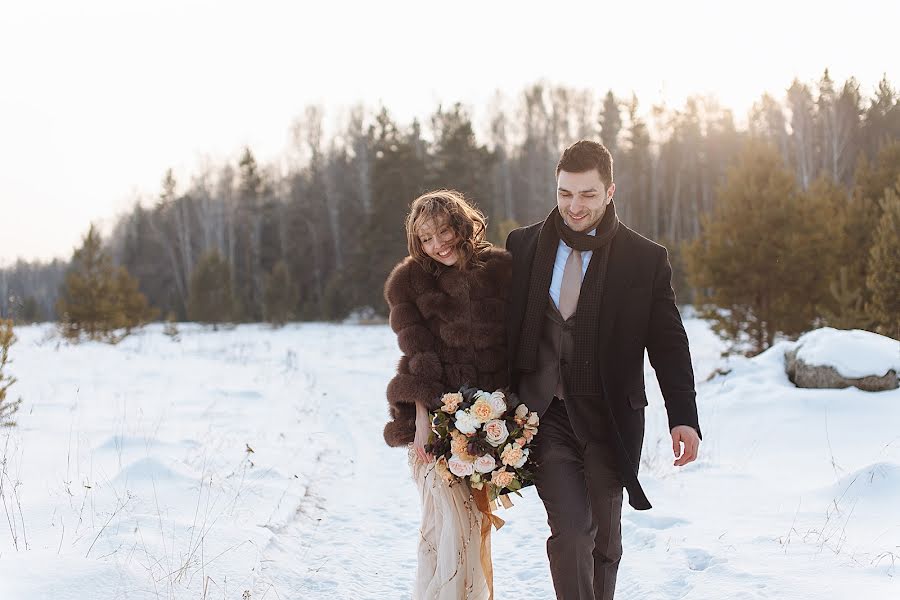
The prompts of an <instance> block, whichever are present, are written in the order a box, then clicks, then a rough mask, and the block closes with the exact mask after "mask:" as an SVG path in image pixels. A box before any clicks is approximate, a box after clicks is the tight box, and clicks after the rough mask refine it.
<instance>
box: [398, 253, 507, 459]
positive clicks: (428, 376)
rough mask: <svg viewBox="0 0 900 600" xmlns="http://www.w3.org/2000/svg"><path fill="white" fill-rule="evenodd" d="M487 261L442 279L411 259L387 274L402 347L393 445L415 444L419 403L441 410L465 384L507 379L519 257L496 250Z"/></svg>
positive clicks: (491, 385) (484, 385) (485, 385)
mask: <svg viewBox="0 0 900 600" xmlns="http://www.w3.org/2000/svg"><path fill="white" fill-rule="evenodd" d="M482 260H483V261H484V263H485V264H484V265H483V266H482V267H480V268H475V269H471V270H469V271H460V270H459V269H455V268H451V269H444V270H443V271H442V272H441V273H440V274H439V275H438V276H437V277H435V276H434V275H431V274H429V273H428V272H426V271H425V270H424V269H423V268H422V267H421V266H419V264H418V263H416V262H415V261H414V260H413V259H412V258H409V257H407V258H405V259H404V260H403V261H401V262H400V263H399V264H398V265H397V266H396V267H394V270H393V271H391V274H390V275H389V276H388V278H387V281H386V282H385V284H384V297H385V299H386V300H387V303H388V306H389V307H390V309H391V313H390V322H391V328H392V329H393V330H394V332H395V333H396V334H397V343H398V345H399V346H400V350H401V351H402V352H403V356H402V357H401V358H400V363H399V364H398V365H397V374H396V375H395V376H394V378H393V379H391V381H390V383H388V386H387V399H388V404H389V410H390V418H391V420H390V422H388V424H387V425H385V427H384V440H385V442H387V444H388V445H389V446H403V445H406V444H408V443H410V442H412V441H413V438H414V437H415V432H416V425H415V419H416V405H415V402H416V401H417V400H419V401H421V402H422V403H423V404H425V405H426V406H427V407H428V409H429V410H435V409H437V408H438V407H440V397H441V395H442V394H444V393H445V392H455V391H457V390H458V389H459V387H460V386H461V385H463V384H469V385H474V386H476V387H479V388H481V389H483V390H486V391H493V390H496V389H499V388H502V387H505V386H506V385H507V384H508V377H509V375H508V370H507V362H506V361H507V357H506V327H505V317H506V302H507V296H508V294H509V285H510V278H511V273H512V270H511V269H512V258H511V255H510V254H509V252H507V251H506V250H503V249H501V248H489V249H488V250H486V251H485V252H484V254H482Z"/></svg>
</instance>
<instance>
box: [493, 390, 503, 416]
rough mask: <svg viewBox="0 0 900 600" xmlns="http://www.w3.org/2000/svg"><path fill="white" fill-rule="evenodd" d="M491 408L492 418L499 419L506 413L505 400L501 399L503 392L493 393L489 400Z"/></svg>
mask: <svg viewBox="0 0 900 600" xmlns="http://www.w3.org/2000/svg"><path fill="white" fill-rule="evenodd" d="M490 404H491V408H492V409H493V410H494V414H493V415H492V416H493V418H495V419H499V418H500V417H502V416H503V413H505V412H506V400H504V399H503V392H499V391H498V392H494V393H493V394H491V399H490Z"/></svg>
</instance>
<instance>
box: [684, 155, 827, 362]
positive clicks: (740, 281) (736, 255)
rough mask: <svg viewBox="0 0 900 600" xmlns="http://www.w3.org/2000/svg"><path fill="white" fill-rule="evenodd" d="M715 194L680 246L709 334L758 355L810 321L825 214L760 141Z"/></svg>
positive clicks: (820, 286) (817, 299)
mask: <svg viewBox="0 0 900 600" xmlns="http://www.w3.org/2000/svg"><path fill="white" fill-rule="evenodd" d="M718 196H719V202H718V205H717V206H716V208H715V210H714V211H713V213H712V214H710V215H708V216H707V218H704V220H703V230H702V234H701V236H700V237H699V238H698V239H697V240H696V241H695V242H694V243H692V244H690V245H689V246H688V247H687V248H686V257H685V258H686V259H687V266H688V274H689V277H690V280H691V282H692V284H693V285H694V286H695V288H696V290H697V294H698V304H699V305H700V311H699V312H700V314H701V315H702V316H704V317H706V318H709V319H711V320H712V322H713V328H714V330H715V331H716V332H717V333H718V334H719V335H720V336H722V337H723V338H725V339H728V340H731V341H732V342H735V344H736V345H739V346H743V345H746V344H749V345H750V347H751V348H752V350H753V351H757V352H758V351H762V350H764V349H765V348H768V347H769V346H771V345H772V344H773V343H774V341H775V336H776V335H777V334H785V335H789V336H791V335H797V334H799V333H801V332H803V331H804V330H806V329H808V328H809V327H810V326H811V325H812V323H813V322H814V321H815V314H816V312H815V306H816V305H817V304H820V303H821V300H822V297H823V295H824V293H826V290H827V286H825V285H824V278H823V271H824V269H825V268H826V267H827V265H828V264H829V261H828V260H826V259H824V258H823V257H826V256H828V253H829V252H830V250H829V247H828V244H829V242H830V240H829V238H828V236H827V232H826V230H825V228H824V226H823V219H824V215H823V214H822V211H820V210H817V208H818V207H817V206H816V205H815V203H814V202H813V201H812V199H811V197H809V196H807V195H805V194H801V193H799V192H798V190H797V189H796V183H795V179H794V175H793V174H792V173H791V172H790V171H788V170H787V169H786V168H785V167H784V166H783V163H782V160H781V157H780V156H779V155H778V152H777V150H775V149H774V148H772V147H771V146H766V145H762V144H759V143H751V144H749V145H748V148H747V149H746V150H745V152H744V153H743V154H742V156H741V158H740V160H739V163H738V165H737V166H736V167H733V168H732V169H731V170H730V171H729V173H728V177H727V179H726V182H725V183H724V185H723V186H722V187H721V188H720V190H719V194H718Z"/></svg>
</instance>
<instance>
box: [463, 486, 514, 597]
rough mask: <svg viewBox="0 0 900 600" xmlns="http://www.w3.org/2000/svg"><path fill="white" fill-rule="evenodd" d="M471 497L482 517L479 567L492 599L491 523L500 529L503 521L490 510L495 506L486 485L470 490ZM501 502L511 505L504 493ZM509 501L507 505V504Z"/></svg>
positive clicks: (504, 504) (505, 505)
mask: <svg viewBox="0 0 900 600" xmlns="http://www.w3.org/2000/svg"><path fill="white" fill-rule="evenodd" d="M472 498H474V499H475V506H477V507H478V510H480V511H481V512H482V514H483V515H484V518H483V519H482V520H481V569H482V570H483V571H484V578H485V580H486V581H487V586H488V592H489V594H490V597H489V600H494V567H493V565H492V563H491V525H493V526H494V527H496V528H497V529H500V528H501V527H503V525H504V523H506V521H504V520H503V519H501V518H500V517H498V516H497V515H495V514H494V513H493V512H492V510H493V509H494V508H496V504H495V502H494V501H493V500H490V499H489V498H488V486H486V485H485V486H484V487H482V488H481V489H480V490H478V489H473V490H472ZM501 498H503V500H502V503H503V506H504V507H505V508H509V507H510V506H512V502H510V501H509V498H507V497H506V495H503V496H501ZM507 503H509V506H507Z"/></svg>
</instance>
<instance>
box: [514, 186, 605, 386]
mask: <svg viewBox="0 0 900 600" xmlns="http://www.w3.org/2000/svg"><path fill="white" fill-rule="evenodd" d="M618 230H619V218H618V216H616V206H615V203H614V202H612V201H611V202H610V203H609V205H608V206H607V207H606V212H604V214H603V218H602V219H600V223H599V224H598V225H597V232H596V235H589V234H587V233H581V232H577V231H573V230H572V229H570V228H569V227H568V226H567V225H566V224H565V222H564V221H563V218H562V215H561V214H560V213H559V209H558V208H556V207H554V208H553V210H552V211H551V212H550V214H549V215H548V216H547V219H546V220H545V221H544V224H543V225H542V226H541V230H540V233H538V241H537V249H536V250H535V253H534V260H533V261H532V263H531V277H530V279H529V282H528V302H527V304H526V307H525V319H524V321H523V323H522V331H521V334H520V337H519V351H518V354H517V355H516V361H515V368H516V369H519V370H521V371H533V370H534V369H535V368H536V366H537V365H536V363H537V347H538V342H539V340H540V335H541V328H542V327H543V325H544V312H545V311H546V310H547V302H549V301H550V293H549V292H550V282H551V280H552V278H553V263H554V262H555V261H556V251H557V248H558V247H559V240H560V239H562V240H563V242H564V243H565V244H566V245H567V246H569V247H570V248H574V249H575V250H579V251H593V252H594V254H593V255H592V257H591V261H590V263H588V269H587V273H585V276H584V281H582V283H581V292H580V293H579V296H578V306H577V308H576V309H575V314H574V315H573V316H572V317H571V318H573V319H575V334H574V335H575V344H574V351H573V352H574V353H573V356H572V362H573V365H572V369H571V371H570V373H571V377H570V380H569V381H568V382H567V385H568V388H567V392H568V393H569V394H570V395H573V396H578V395H584V394H595V393H599V391H600V381H599V377H598V374H597V372H596V369H592V368H590V364H591V363H593V360H592V359H594V358H596V351H597V342H598V340H597V336H598V335H599V327H600V302H601V300H602V296H603V283H604V279H605V278H606V265H607V263H608V261H609V247H610V242H611V241H612V239H613V238H614V237H615V235H616V233H617V232H618Z"/></svg>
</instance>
